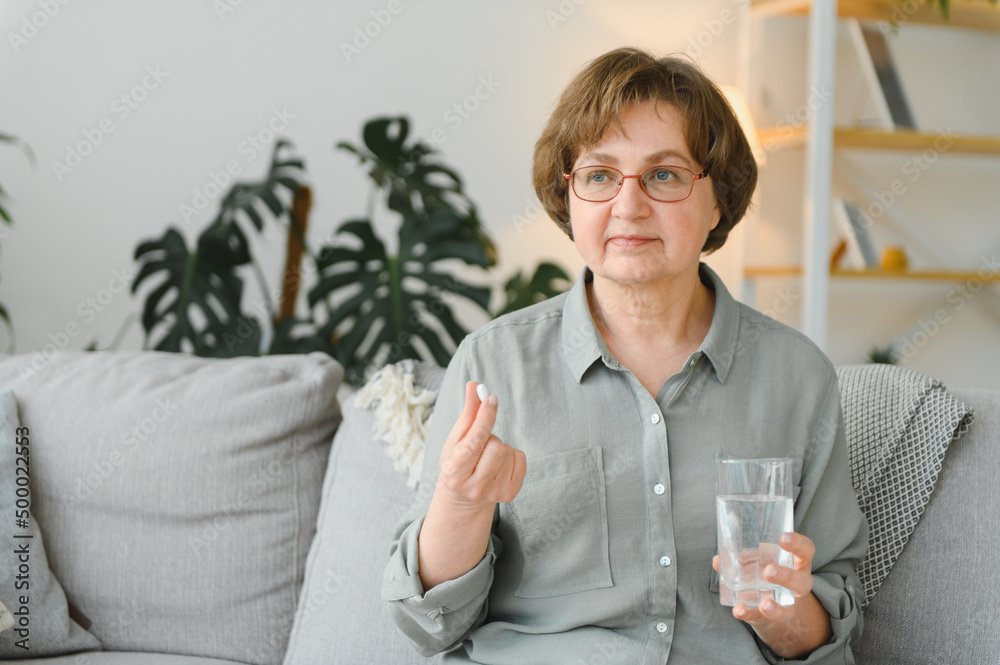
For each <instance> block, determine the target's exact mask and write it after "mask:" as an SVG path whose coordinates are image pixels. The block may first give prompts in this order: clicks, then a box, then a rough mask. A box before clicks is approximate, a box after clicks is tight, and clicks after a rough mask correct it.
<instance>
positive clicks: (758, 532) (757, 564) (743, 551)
mask: <svg viewBox="0 0 1000 665" xmlns="http://www.w3.org/2000/svg"><path fill="white" fill-rule="evenodd" d="M716 470H717V472H718V475H717V483H716V490H717V496H716V499H715V506H716V517H717V525H718V534H719V596H720V602H721V603H722V604H723V605H729V606H735V605H746V606H747V607H757V606H758V605H760V602H761V600H763V599H764V598H771V599H773V600H774V601H775V602H776V603H778V604H779V605H791V604H793V603H794V602H795V594H793V593H792V592H791V591H789V590H788V589H786V588H784V587H780V586H778V585H776V584H771V583H769V582H767V581H766V580H765V579H764V574H763V571H764V568H765V567H766V566H767V565H768V564H770V563H774V564H777V565H779V566H786V567H791V566H792V554H791V552H787V551H785V550H783V549H781V546H780V545H779V544H778V539H779V538H780V537H781V534H783V533H785V532H786V531H792V530H793V529H794V516H793V507H792V460H791V458H787V457H780V458H765V459H730V458H720V459H718V460H717V461H716Z"/></svg>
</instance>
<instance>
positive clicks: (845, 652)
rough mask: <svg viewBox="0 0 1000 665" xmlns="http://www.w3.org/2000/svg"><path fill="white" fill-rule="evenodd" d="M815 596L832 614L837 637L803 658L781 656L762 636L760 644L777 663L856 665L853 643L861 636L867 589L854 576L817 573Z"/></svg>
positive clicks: (832, 622)
mask: <svg viewBox="0 0 1000 665" xmlns="http://www.w3.org/2000/svg"><path fill="white" fill-rule="evenodd" d="M812 592H813V595H814V596H816V599H817V600H819V603H820V605H822V606H823V609H825V610H826V612H827V614H829V615H830V627H831V628H832V630H833V636H832V637H831V638H830V641H829V642H827V643H826V644H824V645H823V646H821V647H819V648H818V649H816V650H815V651H813V652H812V653H810V654H809V656H808V657H806V658H804V659H802V660H786V659H784V658H781V657H780V656H777V655H776V654H775V653H774V652H773V651H771V650H770V649H769V648H768V647H767V645H766V644H764V643H763V642H762V641H761V640H760V639H759V638H758V639H757V643H758V644H759V645H760V647H761V653H762V654H763V655H764V658H765V660H767V661H768V662H769V663H772V664H773V665H792V664H793V663H794V664H800V663H801V665H853V663H854V658H853V656H852V655H851V646H852V645H853V644H856V643H857V641H858V639H859V638H860V637H861V629H862V627H863V620H862V616H861V603H862V601H863V599H864V591H863V589H862V587H861V584H860V583H859V582H858V579H857V577H856V576H854V575H850V576H848V578H847V579H846V580H845V579H844V578H843V577H841V576H840V575H837V574H836V573H813V588H812Z"/></svg>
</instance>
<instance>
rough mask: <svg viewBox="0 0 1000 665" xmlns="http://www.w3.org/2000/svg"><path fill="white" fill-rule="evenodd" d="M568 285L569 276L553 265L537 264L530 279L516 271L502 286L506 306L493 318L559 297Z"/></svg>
mask: <svg viewBox="0 0 1000 665" xmlns="http://www.w3.org/2000/svg"><path fill="white" fill-rule="evenodd" d="M569 284H570V278H569V275H567V274H566V271H564V270H563V269H562V268H560V267H559V266H557V265H555V264H554V263H539V264H538V267H537V268H535V274H534V275H532V276H531V279H525V278H524V275H523V273H522V272H521V271H520V270H518V271H517V273H516V274H515V275H514V276H513V277H511V278H510V279H509V280H507V283H506V284H505V285H504V291H505V292H506V293H507V304H506V305H504V306H503V307H502V308H501V309H500V310H499V311H497V312H496V313H495V314H494V316H500V315H501V314H507V313H509V312H513V311H516V310H519V309H521V308H522V307H527V306H528V305H534V304H535V303H539V302H542V301H543V300H547V299H548V298H551V297H552V296H555V295H559V294H560V293H562V292H563V291H565V290H566V288H567V287H568V286H569Z"/></svg>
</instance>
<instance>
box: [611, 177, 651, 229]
mask: <svg viewBox="0 0 1000 665" xmlns="http://www.w3.org/2000/svg"><path fill="white" fill-rule="evenodd" d="M614 201H615V205H614V207H613V208H612V212H613V213H614V215H615V216H616V217H619V218H620V219H635V218H638V217H642V216H644V215H645V214H647V213H648V211H649V197H648V196H647V195H646V192H645V191H644V190H643V188H642V184H641V182H640V181H639V178H638V177H637V176H628V177H626V178H624V179H623V180H622V184H621V187H619V189H618V195H617V196H615V199H614Z"/></svg>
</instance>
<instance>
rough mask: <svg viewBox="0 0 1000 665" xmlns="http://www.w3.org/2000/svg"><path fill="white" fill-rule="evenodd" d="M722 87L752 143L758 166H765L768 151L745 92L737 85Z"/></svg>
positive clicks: (748, 139)
mask: <svg viewBox="0 0 1000 665" xmlns="http://www.w3.org/2000/svg"><path fill="white" fill-rule="evenodd" d="M720 87H721V88H722V94H724V95H725V96H726V99H727V100H728V101H729V105H730V106H732V107H733V111H734V112H735V113H736V118H737V119H738V120H739V121H740V127H742V128H743V133H744V134H745V135H746V137H747V141H748V142H749V143H750V149H751V150H752V151H753V156H754V159H756V160H757V166H758V167H762V166H764V165H765V164H766V163H767V153H766V152H765V151H764V146H763V145H762V144H761V142H760V137H759V136H757V126H756V125H754V122H753V115H751V114H750V105H749V104H747V99H746V97H744V96H743V92H742V91H741V90H740V89H739V88H737V87H736V86H732V85H723V86H720Z"/></svg>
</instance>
